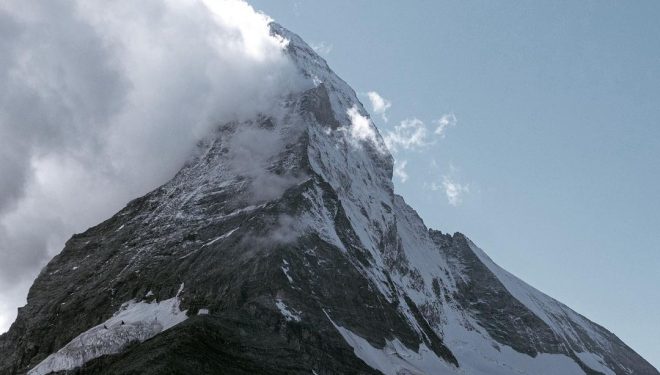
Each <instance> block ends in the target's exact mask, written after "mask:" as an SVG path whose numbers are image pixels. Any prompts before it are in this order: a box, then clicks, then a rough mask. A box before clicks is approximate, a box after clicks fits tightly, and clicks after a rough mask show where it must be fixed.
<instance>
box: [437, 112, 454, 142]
mask: <svg viewBox="0 0 660 375" xmlns="http://www.w3.org/2000/svg"><path fill="white" fill-rule="evenodd" d="M434 123H435V124H436V126H437V127H436V128H435V132H434V133H435V134H437V135H439V136H441V137H443V138H444V137H445V130H446V129H447V128H448V127H450V126H456V116H454V114H453V113H449V114H445V115H442V117H440V118H439V119H438V120H435V121H434Z"/></svg>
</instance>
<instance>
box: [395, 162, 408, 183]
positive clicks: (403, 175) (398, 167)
mask: <svg viewBox="0 0 660 375" xmlns="http://www.w3.org/2000/svg"><path fill="white" fill-rule="evenodd" d="M406 164H408V161H406V160H402V161H400V162H399V161H397V160H395V161H394V176H396V177H398V178H399V180H400V181H401V182H406V181H408V172H406Z"/></svg>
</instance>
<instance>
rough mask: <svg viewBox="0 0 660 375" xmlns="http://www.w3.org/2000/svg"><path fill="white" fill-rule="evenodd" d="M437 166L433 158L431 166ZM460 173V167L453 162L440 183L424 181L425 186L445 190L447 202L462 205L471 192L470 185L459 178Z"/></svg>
mask: <svg viewBox="0 0 660 375" xmlns="http://www.w3.org/2000/svg"><path fill="white" fill-rule="evenodd" d="M436 167H437V163H436V162H435V160H431V168H433V169H435V168H436ZM458 173H459V169H458V168H456V167H455V166H454V165H453V164H449V171H448V172H447V173H445V174H443V175H442V181H440V183H438V182H432V183H430V184H428V183H424V186H425V187H427V188H430V189H431V190H433V191H442V192H444V193H445V196H446V197H447V202H448V203H449V204H450V205H452V206H454V207H457V206H460V205H461V204H462V203H463V198H464V197H465V195H466V194H469V193H470V185H469V184H464V183H461V182H459V179H458V178H457V177H456V175H457V174H458Z"/></svg>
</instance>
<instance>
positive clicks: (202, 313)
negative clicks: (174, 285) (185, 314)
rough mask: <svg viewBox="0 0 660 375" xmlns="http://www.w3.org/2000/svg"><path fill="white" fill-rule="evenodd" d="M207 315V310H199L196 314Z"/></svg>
mask: <svg viewBox="0 0 660 375" xmlns="http://www.w3.org/2000/svg"><path fill="white" fill-rule="evenodd" d="M208 314H209V309H199V311H198V312H197V315H208Z"/></svg>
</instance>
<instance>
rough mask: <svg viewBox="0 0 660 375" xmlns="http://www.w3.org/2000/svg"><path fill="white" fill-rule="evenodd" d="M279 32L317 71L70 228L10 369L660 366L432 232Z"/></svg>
mask: <svg viewBox="0 0 660 375" xmlns="http://www.w3.org/2000/svg"><path fill="white" fill-rule="evenodd" d="M270 27H271V30H272V32H273V33H274V34H276V35H279V36H281V37H282V38H284V39H286V40H288V41H289V44H288V46H287V50H286V51H287V54H288V56H289V57H290V58H291V59H292V60H293V62H294V64H295V66H296V67H298V69H299V70H300V73H301V75H302V76H304V77H305V79H306V80H307V83H308V84H307V86H305V87H304V88H303V89H302V90H301V91H300V92H297V93H293V94H287V95H286V96H285V97H284V98H283V99H282V100H281V102H278V103H274V105H273V108H274V109H273V110H272V113H262V114H260V115H258V116H255V117H254V118H252V119H249V120H244V121H241V122H233V123H228V124H222V125H221V126H219V127H218V128H217V130H216V131H215V132H214V133H213V134H212V135H211V136H210V137H208V138H207V139H205V140H204V141H203V142H202V143H201V144H200V147H199V149H198V152H197V154H196V155H195V157H194V158H192V159H191V160H190V161H189V162H188V163H187V164H186V165H185V166H184V168H183V169H181V170H180V171H179V172H178V173H177V175H176V176H175V177H174V178H173V179H172V180H171V181H169V182H167V183H166V184H164V185H163V186H161V187H159V188H157V189H156V190H154V191H152V192H150V193H149V194H147V195H145V196H143V197H141V198H138V199H136V200H134V201H132V202H131V203H130V204H129V205H128V206H127V207H125V208H124V209H122V210H121V211H120V212H118V213H117V214H116V215H114V216H113V217H112V218H110V219H108V220H106V221H105V222H103V223H101V224H99V225H97V226H95V227H93V228H90V229H89V230H87V231H86V232H84V233H81V234H78V235H75V236H74V237H73V238H71V240H69V241H68V242H67V244H66V247H65V248H64V249H63V250H62V252H61V253H60V254H59V255H57V256H56V257H55V258H53V260H51V262H50V263H49V264H48V265H47V266H46V267H45V268H44V270H43V271H42V273H41V274H40V275H39V277H38V278H37V280H36V281H35V283H34V285H33V287H32V288H31V291H30V296H29V298H28V304H27V305H26V306H25V307H24V308H22V309H21V310H20V312H19V316H18V318H17V321H16V322H15V323H14V324H13V325H12V327H11V329H10V331H9V332H8V333H6V334H4V335H3V336H1V337H0V372H2V373H8V374H18V373H25V372H27V373H28V374H47V373H52V372H58V371H78V372H79V373H89V374H93V373H112V374H127V373H136V372H137V373H144V374H157V373H163V372H170V373H198V374H202V373H209V374H211V373H218V372H222V373H232V374H233V373H235V374H254V373H267V374H310V373H317V374H335V373H339V374H341V373H359V374H378V373H382V374H392V375H395V374H404V373H405V374H459V373H463V374H510V373H521V374H556V373H562V374H608V375H609V374H658V372H657V371H656V370H655V369H654V368H653V367H652V366H651V365H649V364H648V363H647V362H646V361H644V360H643V359H642V358H641V357H639V356H638V355H637V354H636V353H634V352H633V351H632V350H631V349H630V348H628V347H627V346H626V345H625V344H624V343H622V342H621V341H620V340H618V339H617V338H616V337H615V336H614V335H612V334H611V333H609V332H608V331H607V330H605V329H604V328H602V327H600V326H598V325H596V324H594V323H592V322H590V321H588V320H587V319H586V318H584V317H582V316H580V315H579V314H577V313H575V312H573V311H572V310H570V309H569V308H567V307H566V306H565V305H563V304H561V303H559V302H557V301H555V300H554V299H552V298H550V297H548V296H546V295H544V294H543V293H541V292H539V291H537V290H535V289H533V288H531V287H530V286H528V285H527V284H525V283H523V282H522V281H520V280H519V279H517V278H515V277H514V276H512V275H511V274H509V273H507V272H506V271H504V270H502V269H501V268H500V267H498V266H497V265H496V264H494V263H493V262H492V260H490V258H488V257H487V256H486V254H485V253H484V252H483V251H482V250H481V249H479V248H478V247H477V246H476V245H475V244H474V243H472V241H470V240H469V239H468V238H467V237H465V236H464V235H462V234H460V233H456V234H454V235H453V236H450V235H443V234H442V233H441V232H439V231H433V230H429V229H428V228H427V227H426V226H425V224H424V222H423V221H422V220H421V218H420V217H419V216H418V215H417V213H416V212H415V211H414V210H413V209H412V208H411V207H409V206H408V205H407V204H406V203H405V200H404V199H403V198H402V197H400V196H397V195H395V194H394V189H393V185H392V156H391V155H390V153H389V152H388V151H387V149H386V147H385V145H384V142H383V140H382V138H381V136H380V134H379V133H378V130H377V128H376V127H375V125H374V124H373V122H372V121H371V120H370V118H369V115H368V113H367V112H366V111H365V109H364V108H363V106H362V104H361V103H360V101H359V100H358V98H357V96H356V94H355V92H354V91H353V90H352V89H351V88H350V87H349V86H348V85H347V84H346V83H345V82H344V81H342V80H341V79H340V78H339V77H337V76H336V75H335V74H334V73H333V72H332V70H331V69H330V68H329V67H328V65H327V63H326V62H325V61H324V60H323V59H322V58H321V57H319V56H318V55H317V54H316V53H315V52H314V51H313V50H312V49H311V48H310V47H309V46H308V45H307V44H306V43H304V41H302V39H300V38H299V37H298V36H296V35H295V34H293V33H291V32H289V31H288V30H286V29H284V28H283V27H281V26H279V25H277V24H275V23H272V24H271V25H270Z"/></svg>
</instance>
